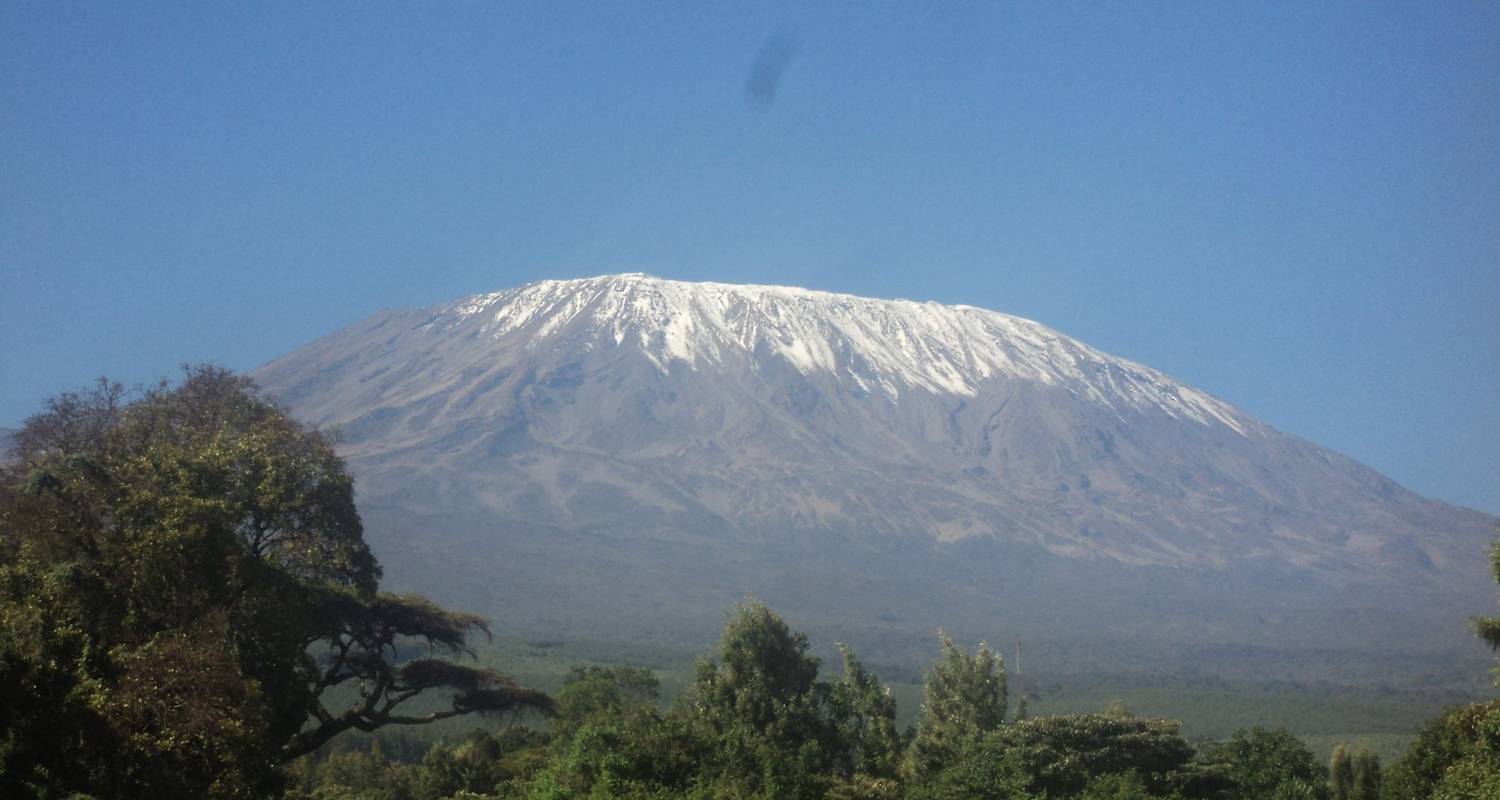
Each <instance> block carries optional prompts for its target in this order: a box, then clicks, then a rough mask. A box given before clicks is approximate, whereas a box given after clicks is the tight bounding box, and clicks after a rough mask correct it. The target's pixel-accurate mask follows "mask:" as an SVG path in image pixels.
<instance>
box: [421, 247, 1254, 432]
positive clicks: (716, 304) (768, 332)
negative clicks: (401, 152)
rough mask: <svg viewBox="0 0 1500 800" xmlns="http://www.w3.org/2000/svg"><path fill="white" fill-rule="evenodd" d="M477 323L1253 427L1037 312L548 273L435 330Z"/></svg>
mask: <svg viewBox="0 0 1500 800" xmlns="http://www.w3.org/2000/svg"><path fill="white" fill-rule="evenodd" d="M471 319H478V320H479V321H480V322H481V326H480V331H481V332H482V334H484V335H488V336H491V337H493V338H495V339H497V340H498V339H504V338H505V337H507V336H508V335H513V334H521V335H525V336H527V337H530V341H529V343H528V346H531V347H535V346H537V344H538V343H540V342H545V341H548V338H549V337H551V336H553V335H555V334H557V333H558V332H560V331H562V330H564V329H567V328H569V327H570V326H575V325H578V326H584V328H585V329H586V330H592V331H593V332H594V333H595V334H596V336H595V337H594V338H592V339H588V340H587V341H586V344H585V346H587V347H595V346H599V345H600V344H601V342H609V341H612V342H613V344H615V345H619V344H621V343H622V342H623V341H624V340H625V339H626V337H632V338H634V339H636V340H637V341H638V344H639V345H640V348H641V352H642V353H643V354H644V355H646V357H647V358H649V359H651V360H652V362H653V363H655V364H656V365H657V367H658V368H660V369H662V370H666V369H667V368H668V364H669V362H672V361H681V362H683V363H685V364H687V365H688V366H690V367H693V368H696V367H697V366H698V365H699V364H700V363H706V364H710V365H722V364H723V363H724V361H725V357H726V354H728V353H731V352H737V353H741V354H747V353H754V352H757V351H759V350H760V349H761V348H764V349H765V351H766V352H768V353H770V354H773V355H775V356H779V357H781V358H784V359H786V360H787V362H789V363H791V364H793V365H794V366H796V368H797V369H798V370H799V371H801V372H802V373H803V374H809V373H812V372H814V371H821V372H824V373H829V374H832V375H836V376H838V377H840V378H842V379H845V380H848V381H850V382H852V383H853V384H854V385H856V386H858V387H859V388H860V389H861V390H864V391H867V392H869V391H879V392H883V393H885V394H887V395H889V396H890V397H892V398H896V397H899V395H900V394H901V392H902V390H903V389H906V390H910V389H922V390H925V391H928V392H931V393H934V394H948V395H959V396H965V397H974V396H976V395H977V394H978V393H979V389H980V386H981V384H983V383H984V382H985V381H987V380H989V379H991V378H994V377H997V376H1005V377H1014V378H1021V379H1025V380H1034V381H1038V382H1041V383H1045V384H1056V385H1059V386H1063V387H1066V388H1067V389H1068V390H1069V391H1073V392H1076V393H1077V394H1079V395H1080V396H1082V397H1085V398H1087V399H1088V400H1089V401H1091V402H1094V403H1098V404H1100V405H1103V406H1106V407H1110V408H1113V407H1114V405H1115V404H1117V403H1123V404H1126V405H1129V406H1131V407H1134V408H1138V409H1139V408H1145V407H1148V406H1150V407H1155V408H1158V409H1160V410H1162V411H1164V412H1166V413H1168V414H1170V415H1172V416H1175V417H1181V418H1185V419H1191V420H1193V421H1196V422H1199V423H1203V424H1210V423H1211V422H1217V423H1219V424H1222V425H1225V426H1227V427H1229V428H1232V429H1233V430H1235V431H1236V432H1238V433H1240V434H1246V433H1247V432H1248V431H1249V430H1250V429H1252V428H1253V427H1254V425H1255V423H1254V421H1253V420H1252V419H1250V418H1249V417H1247V416H1246V415H1245V414H1243V413H1242V412H1240V411H1238V410H1237V409H1235V408H1234V407H1232V406H1230V405H1229V404H1227V403H1224V402H1222V401H1220V400H1217V399H1215V398H1213V397H1211V396H1209V395H1208V394H1206V393H1204V392H1201V391H1199V390H1197V389H1194V388H1192V387H1189V386H1186V385H1184V384H1181V383H1179V382H1177V381H1175V380H1172V379H1171V378H1169V377H1167V376H1166V375H1163V374H1162V373H1160V372H1158V371H1156V370H1154V369H1151V368H1150V367H1147V366H1145V365H1142V364H1137V363H1135V362H1132V361H1127V360H1125V359H1122V358H1115V357H1113V356H1110V355H1106V354H1105V353H1101V352H1099V351H1098V350H1095V349H1093V348H1091V347H1088V346H1087V345H1084V344H1082V343H1080V342H1078V341H1076V340H1073V339H1070V338H1068V337H1066V336H1064V335H1062V334H1060V333H1058V332H1057V331H1054V330H1052V329H1051V328H1048V327H1046V326H1044V325H1041V324H1039V323H1036V322H1033V321H1031V320H1027V319H1022V318H1020V317H1014V316H1010V315H1007V314H1002V313H999V312H996V311H987V310H985V309H980V308H974V307H972V306H963V305H956V306H951V305H942V304H939V303H933V302H927V303H918V302H913V301H910V300H880V299H873V298H867V297H859V296H856V295H849V294H838V293H834V292H821V291H814V290H810V289H801V288H797V287H790V286H757V285H738V284H725V283H707V282H685V281H674V280H665V279H662V278H656V277H652V276H649V275H645V274H642V273H628V274H622V275H606V276H602V277H597V278H584V279H577V280H550V281H541V282H538V283H532V284H528V285H526V286H522V287H520V288H517V289H512V290H509V291H502V292H494V293H490V294H484V295H476V296H474V297H469V298H465V299H463V300H459V301H457V302H455V303H452V304H450V305H447V306H444V307H442V308H440V309H439V310H438V311H437V312H436V313H435V314H434V315H433V318H432V320H431V321H430V322H429V323H428V325H427V327H428V328H430V329H434V330H438V331H448V330H452V329H453V328H455V327H457V326H460V325H463V324H465V323H466V322H469V321H470V320H471Z"/></svg>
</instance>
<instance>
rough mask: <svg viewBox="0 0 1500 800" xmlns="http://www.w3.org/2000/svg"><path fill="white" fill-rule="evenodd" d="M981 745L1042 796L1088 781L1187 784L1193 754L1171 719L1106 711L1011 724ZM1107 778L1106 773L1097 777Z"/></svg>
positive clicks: (1165, 786)
mask: <svg viewBox="0 0 1500 800" xmlns="http://www.w3.org/2000/svg"><path fill="white" fill-rule="evenodd" d="M980 752H981V753H985V754H990V757H992V758H995V759H997V760H1004V761H1007V762H1009V763H1010V764H1011V765H1013V769H1014V771H1015V774H1016V775H1018V776H1019V777H1020V778H1021V780H1022V786H1024V787H1025V788H1026V790H1027V791H1029V792H1031V793H1033V794H1037V795H1042V796H1046V797H1072V796H1077V795H1079V794H1084V793H1086V792H1087V791H1088V790H1090V787H1093V791H1095V793H1100V792H1105V787H1113V788H1110V789H1109V790H1108V791H1111V792H1116V793H1125V794H1126V795H1127V796H1128V794H1129V792H1130V791H1133V789H1131V788H1130V787H1139V788H1140V789H1141V790H1142V791H1144V792H1147V793H1149V794H1151V795H1152V796H1165V795H1167V794H1170V793H1172V792H1174V791H1176V790H1177V789H1179V788H1180V787H1181V786H1182V785H1183V784H1185V783H1187V780H1188V774H1187V773H1188V771H1189V769H1190V764H1191V762H1192V759H1193V755H1194V751H1193V747H1192V745H1189V744H1188V743H1187V741H1186V740H1184V739H1183V738H1182V736H1181V734H1180V733H1179V732H1178V725H1177V723H1175V722H1169V721H1167V720H1143V719H1133V718H1123V717H1118V716H1106V715H1103V714H1075V715H1067V716H1056V717H1038V718H1034V719H1030V720H1026V721H1023V722H1016V723H1012V724H1010V725H1006V726H1004V727H1003V728H1000V729H998V730H996V731H995V732H993V733H991V734H989V735H988V736H987V737H985V739H984V742H983V745H982V746H981V748H980ZM1126 775H1128V776H1130V778H1129V779H1128V780H1125V779H1124V778H1123V777H1122V776H1126ZM1111 776H1113V777H1111ZM1105 777H1111V780H1109V781H1104V782H1102V783H1101V782H1100V781H1099V779H1101V778H1105ZM1122 781H1123V782H1122Z"/></svg>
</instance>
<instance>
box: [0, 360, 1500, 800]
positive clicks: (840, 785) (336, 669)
mask: <svg viewBox="0 0 1500 800" xmlns="http://www.w3.org/2000/svg"><path fill="white" fill-rule="evenodd" d="M1493 557H1494V560H1495V562H1494V566H1495V572H1496V578H1497V580H1500V550H1497V551H1496V552H1495V553H1494V555H1493ZM380 578H381V569H380V565H379V564H378V563H377V561H376V559H375V558H374V556H373V555H372V554H371V552H370V550H369V548H368V546H367V545H366V544H365V541H364V538H363V533H362V528H361V524H360V519H359V515H358V513H357V511H356V509H355V507H354V501H353V482H352V480H351V479H350V477H349V475H348V473H347V470H346V469H345V467H344V464H343V462H342V461H341V460H340V459H339V458H338V456H337V455H335V453H334V450H333V446H332V443H331V442H330V441H329V440H328V438H327V437H325V436H324V435H322V434H321V433H319V432H317V431H315V430H310V429H307V428H305V427H303V426H301V425H299V424H298V423H296V422H294V421H292V420H291V419H290V418H289V417H288V416H287V415H286V414H285V413H284V412H282V411H281V410H280V409H278V408H277V407H276V406H275V405H273V404H271V403H268V402H266V401H264V400H261V399H259V398H258V397H257V396H256V395H255V393H254V387H253V386H252V385H251V384H250V383H249V382H248V381H246V380H245V379H243V378H240V377H237V376H234V375H232V374H229V373H227V372H224V371H222V370H218V369H215V368H207V367H204V368H194V369H191V370H189V371H188V373H187V375H186V377H185V378H184V380H183V381H182V382H181V383H180V384H178V385H175V386H173V385H167V384H162V385H158V386H156V387H154V388H151V389H148V390H144V391H142V392H139V393H136V394H130V393H127V392H125V391H124V390H122V389H121V387H119V386H117V385H113V384H109V383H101V384H99V385H98V386H97V387H95V388H94V389H92V390H90V391H85V392H79V393H70V394H64V395H62V396H59V397H58V398H56V399H54V400H52V401H50V402H49V403H48V404H47V406H46V407H45V408H44V410H43V411H42V412H41V413H39V414H37V415H36V416H34V417H33V418H32V419H30V420H28V422H27V424H26V426H25V427H24V429H23V430H22V431H20V432H19V433H18V434H17V436H16V437H15V442H14V445H13V452H12V453H10V454H9V456H8V458H7V460H6V463H5V464H4V465H3V466H0V797H4V798H87V797H96V798H112V797H151V798H200V797H212V798H261V797H278V796H280V797H287V798H305V799H307V800H312V799H313V798H318V799H320V800H332V799H333V798H372V799H374V798H379V799H380V800H387V799H389V800H397V799H398V798H400V799H403V800H404V799H407V798H410V799H411V800H418V799H420V800H429V799H431V800H437V799H438V798H483V797H496V798H499V797H507V798H510V797H514V798H532V797H535V798H574V797H576V798H584V797H589V798H606V797H622V798H623V797H639V798H668V797H700V798H717V797H731V798H761V797H763V798H814V797H826V798H898V797H902V798H1015V799H1017V800H1030V799H1033V798H1088V799H1090V800H1103V799H1104V798H1117V799H1120V800H1123V799H1125V798H1184V800H1186V799H1188V798H1203V799H1204V800H1208V799H1210V798H1212V799H1213V800H1265V799H1270V800H1277V799H1281V798H1285V799H1288V800H1290V799H1292V798H1323V799H1326V800H1373V799H1374V798H1386V799H1387V800H1417V799H1418V798H1439V799H1440V800H1457V799H1458V798H1496V797H1500V701H1490V702H1485V703H1475V704H1468V705H1462V706H1456V707H1454V708H1452V709H1450V710H1448V711H1446V712H1444V713H1442V714H1440V715H1439V716H1437V717H1435V718H1432V719H1430V720H1428V721H1426V722H1424V723H1422V724H1421V725H1420V726H1419V727H1418V728H1417V730H1415V731H1412V732H1411V736H1412V738H1411V741H1410V744H1409V746H1408V747H1406V748H1405V749H1404V752H1400V753H1399V754H1398V755H1397V757H1395V758H1394V759H1393V758H1391V755H1392V754H1391V753H1387V754H1386V756H1387V757H1386V758H1385V759H1384V761H1385V763H1384V764H1382V759H1381V758H1380V755H1379V754H1378V753H1377V752H1374V750H1372V749H1371V748H1369V747H1364V746H1360V744H1359V743H1356V742H1349V743H1347V746H1346V744H1344V743H1339V742H1330V743H1329V748H1330V752H1329V753H1328V755H1327V757H1326V758H1325V757H1324V755H1323V753H1322V752H1315V751H1314V750H1313V749H1312V748H1311V747H1310V746H1309V743H1308V741H1306V740H1304V739H1302V738H1299V737H1298V736H1296V735H1294V734H1293V733H1292V732H1290V731H1289V730H1288V729H1286V728H1283V727H1275V726H1267V727H1250V728H1246V729H1241V730H1234V731H1222V730H1213V731H1209V732H1204V731H1196V732H1193V731H1185V730H1184V728H1183V726H1182V725H1181V724H1180V723H1178V722H1174V721H1171V720H1168V719H1162V718H1157V717H1156V716H1155V715H1136V714H1133V713H1131V711H1130V710H1129V708H1130V703H1128V702H1127V703H1118V702H1116V703H1111V702H1099V703H1098V704H1097V706H1096V707H1095V708H1094V710H1092V711H1081V710H1079V709H1076V708H1075V709H1064V708H1058V707H1056V706H1055V705H1049V704H1050V703H1051V702H1052V701H1049V700H1048V698H1047V696H1046V694H1045V693H1043V694H1042V696H1038V693H1037V691H1036V688H1037V687H1029V686H1028V685H1027V684H1025V683H1024V682H1020V681H1017V676H1015V675H1013V674H1011V673H1010V671H1008V670H1007V667H1006V664H1005V662H1004V659H1003V658H1002V657H1001V654H1000V653H999V652H997V651H995V650H993V649H991V648H989V647H988V646H986V645H984V644H980V645H978V646H976V647H972V648H971V647H965V646H961V645H960V644H958V643H955V642H954V641H952V640H951V639H949V638H948V637H947V636H945V635H942V634H939V636H938V638H937V640H936V642H935V644H936V650H935V660H933V661H932V662H931V663H930V665H929V666H928V667H927V668H926V670H925V671H924V672H923V674H922V675H921V676H920V680H919V681H915V682H912V683H910V684H896V685H891V684H887V683H886V682H884V681H883V680H882V679H881V678H880V677H879V676H878V675H876V674H875V672H874V671H873V670H872V669H871V668H870V667H869V666H867V665H866V664H865V663H863V662H862V661H861V660H860V658H859V656H858V655H857V654H856V653H855V652H854V651H853V650H852V649H850V648H847V647H842V646H840V648H839V650H838V653H837V661H838V662H839V663H838V666H837V667H833V668H828V667H825V663H824V662H825V659H820V658H818V657H816V656H815V655H814V654H813V652H812V651H813V648H812V645H811V644H810V642H809V641H808V639H807V637H806V636H805V635H803V634H801V633H798V632H796V631H794V630H792V629H791V628H790V627H789V626H788V625H787V623H786V622H785V621H784V620H783V619H781V618H780V617H779V616H778V615H777V614H776V613H775V612H773V611H772V610H771V609H770V608H769V607H767V606H766V605H765V604H763V603H761V602H759V601H756V600H753V599H751V600H747V601H746V602H745V603H743V604H742V605H740V606H739V607H738V608H736V609H734V610H732V612H731V613H730V614H729V616H728V619H727V622H726V625H725V628H724V631H723V634H722V637H721V640H720V643H719V646H718V649H717V651H716V652H714V653H713V654H712V655H711V656H708V657H705V658H702V659H699V660H697V661H696V663H694V664H693V666H692V667H691V668H690V669H676V668H674V667H673V666H672V665H671V664H651V663H645V664H641V663H640V662H642V661H644V659H639V658H636V659H632V658H629V657H628V656H629V654H628V653H626V654H624V655H625V656H626V657H624V658H595V659H588V660H583V661H584V663H580V664H577V665H575V666H573V667H571V668H569V669H567V670H566V672H563V673H561V674H559V675H557V678H558V679H557V680H555V681H535V682H534V681H530V680H529V679H528V680H518V679H517V677H516V674H520V675H521V676H523V677H526V676H527V672H526V671H524V669H523V670H522V671H520V672H519V673H518V671H517V670H516V669H510V670H509V671H508V672H501V671H499V670H497V669H495V668H493V667H492V666H490V665H492V664H504V663H506V661H507V659H508V658H510V657H512V656H516V655H517V654H518V653H519V652H520V650H519V649H518V648H517V647H515V646H514V645H509V646H508V645H506V644H505V643H504V642H502V643H501V644H500V645H491V644H485V643H484V642H483V641H482V639H483V637H484V636H485V635H486V634H487V633H488V628H487V624H486V622H485V621H484V620H481V619H479V618H477V617H474V616H472V615H469V614H466V613H463V612H458V611H453V610H449V609H445V608H442V607H440V606H438V605H436V604H434V603H432V602H430V601H428V600H426V599H424V598H422V597H419V596H415V595H394V594H389V593H382V592H381V591H380V589H379V583H380ZM1476 628H1477V632H1478V634H1479V635H1480V637H1481V638H1482V639H1484V640H1485V641H1486V642H1488V643H1489V644H1490V645H1491V646H1492V647H1500V617H1497V618H1492V619H1485V620H1480V621H1478V623H1477V625H1476ZM476 637H480V638H479V639H476ZM533 649H542V650H546V649H548V648H546V647H541V648H533ZM559 656H560V654H559V653H552V654H549V655H548V656H547V657H546V658H544V659H542V660H541V662H542V663H545V664H547V665H549V666H550V667H551V668H554V669H556V665H557V664H558V663H560V657H559ZM632 660H634V661H636V662H637V665H627V664H622V663H610V662H619V661H632ZM517 666H521V667H523V668H524V667H525V666H526V665H525V664H518V665H517ZM1413 680H1414V681H1416V680H1420V678H1419V677H1415V676H1414V677H1413ZM528 687H530V688H528ZM542 689H548V690H549V691H543V690H542ZM1100 691H1102V692H1109V691H1110V689H1109V688H1108V687H1105V688H1102V689H1101V690H1100ZM1154 691H1157V692H1159V693H1162V694H1163V696H1170V695H1172V694H1173V688H1172V687H1171V686H1163V687H1159V688H1157V689H1155V690H1154ZM1193 691H1195V690H1182V691H1180V692H1178V694H1180V695H1183V696H1184V697H1185V698H1186V699H1185V700H1184V702H1186V703H1188V704H1192V703H1194V702H1208V703H1212V702H1214V701H1213V700H1212V699H1211V698H1212V695H1208V696H1200V697H1198V698H1197V699H1196V700H1195V699H1194V696H1193ZM1255 691H1261V692H1264V691H1265V690H1264V689H1257V690H1255ZM1104 696H1105V695H1103V694H1101V695H1099V697H1098V698H1097V699H1099V700H1101V701H1102V699H1103V697H1104ZM1219 696H1222V695H1219ZM1205 697H1207V698H1208V699H1204V698H1205ZM1277 697H1278V695H1276V694H1275V693H1274V692H1271V693H1265V694H1263V695H1262V696H1260V697H1259V702H1262V703H1266V704H1269V707H1270V708H1272V709H1274V708H1276V705H1275V703H1276V702H1277V700H1276V698H1277ZM902 698H909V702H906V703H898V699H902ZM1283 699H1284V698H1283ZM1162 700H1163V698H1162V697H1157V698H1156V699H1155V700H1154V701H1152V703H1151V704H1152V705H1160V703H1161V702H1162ZM1373 702H1374V701H1372V703H1373ZM1295 703H1296V701H1295V700H1292V701H1287V707H1288V708H1290V707H1291V706H1292V705H1294V704H1295ZM898 707H900V708H905V709H907V711H906V713H905V714H898ZM1390 708H1391V707H1389V706H1380V705H1378V704H1372V705H1371V707H1370V713H1372V714H1374V715H1378V714H1381V713H1387V712H1389V711H1390ZM1064 711H1068V712H1070V713H1060V712H1064ZM1303 713H1308V712H1307V710H1306V709H1304V710H1303ZM1313 713H1315V710H1314V712H1313ZM410 730H421V731H426V732H428V733H429V734H430V735H426V736H402V735H396V734H395V732H396V731H410ZM1367 744H1368V743H1367ZM1374 749H1376V750H1378V749H1380V748H1379V747H1378V746H1377V747H1376V748H1374Z"/></svg>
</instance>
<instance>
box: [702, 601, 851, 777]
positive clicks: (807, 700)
mask: <svg viewBox="0 0 1500 800" xmlns="http://www.w3.org/2000/svg"><path fill="white" fill-rule="evenodd" d="M807 648H808V645H807V637H806V636H804V635H802V634H800V633H793V632H792V631H791V630H790V629H789V628H788V627H787V625H786V622H784V621H783V620H782V619H781V617H779V616H777V615H776V614H775V613H774V612H772V611H771V610H770V609H769V608H767V607H766V606H765V604H764V603H761V602H759V601H750V602H747V603H744V604H743V605H741V606H740V607H739V608H738V609H736V610H735V612H734V614H733V615H732V616H731V617H730V620H729V622H728V624H727V625H726V626H725V628H724V635H723V638H722V639H721V640H720V644H719V658H718V660H708V661H703V662H700V663H699V665H698V678H697V681H696V683H695V684H694V685H693V687H692V688H691V689H690V690H689V694H688V696H687V698H686V703H685V704H684V706H683V708H684V709H685V713H686V714H687V715H688V716H689V718H690V719H691V720H692V721H693V723H694V724H695V726H696V727H697V729H698V731H699V735H700V736H701V737H702V738H703V739H704V740H705V741H710V742H713V743H714V748H713V760H712V766H711V773H712V774H711V780H712V782H713V783H714V784H715V785H716V786H717V787H718V791H720V792H722V793H725V794H735V795H740V796H745V797H753V796H765V797H815V796H819V795H821V794H822V792H823V791H825V790H826V788H827V787H826V778H825V776H827V775H828V774H830V773H831V772H832V771H833V765H834V764H835V763H837V762H838V761H839V756H840V753H839V752H838V746H837V723H836V722H835V721H834V720H833V719H832V718H831V714H830V709H829V700H830V694H831V687H830V686H829V685H828V684H827V683H823V682H820V681H818V680H817V678H818V659H816V658H813V657H812V656H809V655H807Z"/></svg>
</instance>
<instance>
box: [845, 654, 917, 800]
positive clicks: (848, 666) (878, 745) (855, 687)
mask: <svg viewBox="0 0 1500 800" xmlns="http://www.w3.org/2000/svg"><path fill="white" fill-rule="evenodd" d="M839 652H840V653H841V654H842V655H843V657H844V674H843V677H841V678H839V680H838V681H837V682H835V683H834V684H833V692H832V696H831V699H830V702H831V704H832V716H833V719H834V721H835V725H836V726H837V731H836V738H837V741H838V743H839V746H840V752H841V754H842V760H843V762H844V763H843V764H842V767H841V769H840V771H841V772H842V773H844V774H847V775H862V776H866V777H869V778H886V779H894V778H895V777H896V773H897V770H898V767H899V765H900V759H901V754H902V751H903V749H904V745H905V742H904V741H903V740H902V737H901V734H900V732H898V731H897V730H896V698H895V697H893V696H891V690H890V689H888V688H887V687H886V686H885V685H884V684H882V683H881V682H880V678H879V677H878V676H876V675H875V674H874V673H871V672H870V671H868V670H866V669H865V667H864V664H862V663H860V660H859V658H858V657H857V656H855V655H854V651H853V650H851V649H849V647H847V646H845V645H843V644H840V645H839Z"/></svg>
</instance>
